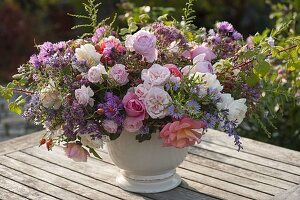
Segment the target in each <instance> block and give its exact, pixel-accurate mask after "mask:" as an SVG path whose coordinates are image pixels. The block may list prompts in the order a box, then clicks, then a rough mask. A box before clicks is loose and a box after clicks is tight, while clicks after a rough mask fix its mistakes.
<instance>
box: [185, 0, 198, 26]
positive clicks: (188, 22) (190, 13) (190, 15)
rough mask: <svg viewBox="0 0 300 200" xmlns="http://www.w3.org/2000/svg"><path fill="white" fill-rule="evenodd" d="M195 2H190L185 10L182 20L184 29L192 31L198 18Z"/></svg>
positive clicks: (190, 0)
mask: <svg viewBox="0 0 300 200" xmlns="http://www.w3.org/2000/svg"><path fill="white" fill-rule="evenodd" d="M194 1H195V0H189V1H188V2H187V3H186V7H185V8H183V16H182V20H183V22H184V27H186V29H190V28H191V27H194V25H193V21H194V20H195V18H196V16H195V15H194V14H195V10H194V9H193V6H194Z"/></svg>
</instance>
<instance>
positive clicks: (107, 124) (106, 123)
mask: <svg viewBox="0 0 300 200" xmlns="http://www.w3.org/2000/svg"><path fill="white" fill-rule="evenodd" d="M102 126H103V128H104V130H106V131H107V132H108V133H117V130H118V124H117V123H116V122H114V121H113V120H107V119H106V120H103V123H102Z"/></svg>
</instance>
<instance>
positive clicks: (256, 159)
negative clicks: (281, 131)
mask: <svg viewBox="0 0 300 200" xmlns="http://www.w3.org/2000/svg"><path fill="white" fill-rule="evenodd" d="M196 148H198V147H192V148H191V149H196ZM200 148H201V149H207V150H209V151H213V152H216V153H219V154H224V155H228V156H231V157H234V158H238V159H241V160H245V161H249V162H252V163H256V164H260V165H263V166H267V167H269V168H273V169H279V170H282V171H285V172H288V173H291V174H296V175H298V177H299V178H300V167H296V166H293V165H289V164H286V163H282V162H279V161H276V160H271V159H268V158H263V157H260V156H256V155H252V154H248V153H244V152H238V151H236V150H234V149H229V148H226V147H223V146H219V145H216V144H213V143H207V142H203V143H202V144H201V146H200Z"/></svg>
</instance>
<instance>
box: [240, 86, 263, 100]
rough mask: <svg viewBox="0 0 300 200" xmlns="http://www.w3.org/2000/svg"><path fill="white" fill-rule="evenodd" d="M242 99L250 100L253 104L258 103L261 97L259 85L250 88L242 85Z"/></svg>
mask: <svg viewBox="0 0 300 200" xmlns="http://www.w3.org/2000/svg"><path fill="white" fill-rule="evenodd" d="M242 90H243V92H242V97H244V98H247V99H250V100H251V101H253V102H258V101H259V99H260V97H261V90H260V89H259V85H257V86H255V87H251V86H249V85H248V84H242Z"/></svg>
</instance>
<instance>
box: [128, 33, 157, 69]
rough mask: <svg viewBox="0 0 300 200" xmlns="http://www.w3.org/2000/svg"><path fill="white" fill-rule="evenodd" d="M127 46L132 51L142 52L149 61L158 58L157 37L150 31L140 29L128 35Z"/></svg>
mask: <svg viewBox="0 0 300 200" xmlns="http://www.w3.org/2000/svg"><path fill="white" fill-rule="evenodd" d="M125 46H126V47H127V48H128V49H129V50H130V51H135V52H136V53H138V54H141V55H142V56H143V57H144V58H145V59H146V60H147V62H149V63H152V62H154V61H155V60H156V59H157V54H158V52H157V49H156V37H155V35H154V34H153V33H150V32H149V31H145V30H140V31H138V32H136V33H135V34H134V35H128V36H127V37H126V41H125Z"/></svg>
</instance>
